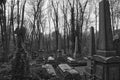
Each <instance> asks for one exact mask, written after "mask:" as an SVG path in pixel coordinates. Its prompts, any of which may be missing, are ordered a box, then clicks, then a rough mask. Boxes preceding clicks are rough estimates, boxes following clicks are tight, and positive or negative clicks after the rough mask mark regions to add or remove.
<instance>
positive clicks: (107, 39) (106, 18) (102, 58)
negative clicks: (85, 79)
mask: <svg viewBox="0 0 120 80" xmlns="http://www.w3.org/2000/svg"><path fill="white" fill-rule="evenodd" d="M99 21H100V22H99V41H98V42H99V43H98V50H97V53H96V54H95V55H94V56H93V57H94V62H95V63H94V65H95V68H94V70H95V72H94V74H95V80H120V76H119V75H120V66H119V65H120V57H119V56H117V55H116V51H115V50H114V48H113V38H112V29H111V19H110V8H109V1H108V0H102V1H101V2H100V3H99Z"/></svg>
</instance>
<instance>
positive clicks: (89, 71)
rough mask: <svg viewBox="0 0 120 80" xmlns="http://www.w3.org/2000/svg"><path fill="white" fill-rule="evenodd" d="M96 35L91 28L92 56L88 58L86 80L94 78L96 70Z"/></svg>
mask: <svg viewBox="0 0 120 80" xmlns="http://www.w3.org/2000/svg"><path fill="white" fill-rule="evenodd" d="M95 52H96V51H95V34H94V28H93V27H91V28H90V54H88V58H87V67H86V68H85V75H86V76H85V78H88V79H89V78H93V76H92V74H93V73H94V72H93V69H94V61H93V55H95Z"/></svg>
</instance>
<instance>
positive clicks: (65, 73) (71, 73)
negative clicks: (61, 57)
mask: <svg viewBox="0 0 120 80" xmlns="http://www.w3.org/2000/svg"><path fill="white" fill-rule="evenodd" d="M57 71H58V73H59V74H60V75H61V76H60V77H61V80H80V79H81V76H80V74H79V73H78V71H77V70H75V69H74V68H72V67H70V66H69V65H68V64H59V65H58V67H57Z"/></svg>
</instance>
